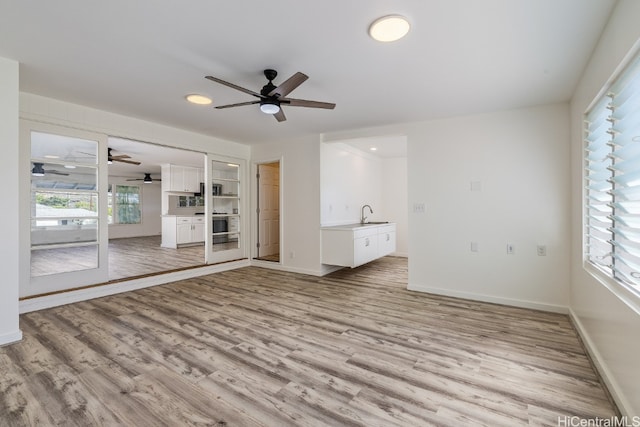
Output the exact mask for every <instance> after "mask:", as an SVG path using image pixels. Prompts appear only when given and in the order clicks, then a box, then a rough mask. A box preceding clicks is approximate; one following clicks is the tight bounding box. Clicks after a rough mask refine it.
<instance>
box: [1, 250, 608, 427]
mask: <svg viewBox="0 0 640 427" xmlns="http://www.w3.org/2000/svg"><path fill="white" fill-rule="evenodd" d="M406 283H407V263H406V259H403V258H394V257H386V258H383V259H380V260H377V261H375V262H372V263H370V264H368V265H365V266H362V267H360V268H357V269H353V270H350V269H345V270H340V271H338V272H336V273H333V274H331V275H329V276H326V277H322V278H320V277H312V276H305V275H300V274H294V273H285V272H279V271H273V270H266V269H261V268H257V267H249V268H243V269H239V270H234V271H228V272H223V273H217V274H215V275H210V276H204V277H199V278H195V279H190V280H185V281H180V282H176V283H172V284H168V285H163V286H156V287H153V288H147V289H143V290H139V291H135V292H129V293H125V294H120V295H115V296H110V297H105V298H100V299H95V300H91V301H86V302H81V303H76V304H70V305H67V306H62V307H57V308H52V309H48V310H42V311H39V312H33V313H28V314H24V315H22V316H21V317H20V322H21V328H22V330H23V333H24V340H23V341H22V342H21V343H18V344H15V345H11V346H8V347H4V348H0V372H1V373H2V374H1V375H0V425H8V426H21V425H47V426H48V425H65V426H66V425H69V426H72V425H79V426H87V425H106V426H116V425H118V426H120V425H127V426H162V425H169V426H182V425H211V426H429V425H436V426H453V425H473V426H476V425H487V426H503V425H504V426H514V425H537V426H540V425H550V426H556V425H558V417H564V416H578V417H582V418H594V417H601V418H609V417H611V416H614V415H616V414H617V410H616V408H615V407H614V406H612V404H611V403H610V402H609V400H608V399H607V395H606V393H605V390H604V389H603V386H602V384H601V382H600V381H599V379H598V376H597V375H596V373H595V372H594V370H593V368H592V366H591V364H590V361H589V359H588V357H587V355H586V354H585V352H584V350H583V348H582V346H581V343H580V340H579V338H578V336H577V334H576V332H575V330H574V329H573V327H572V325H571V323H570V321H569V319H568V317H567V316H565V315H559V314H552V313H543V312H538V311H533V310H526V309H519V308H511V307H504V306H499V305H491V304H485V303H478V302H471V301H466V300H458V299H453V298H444V297H437V296H431V295H427V294H422V293H416V292H409V291H407V290H406V289H405V288H406Z"/></svg>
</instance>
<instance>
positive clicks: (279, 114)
mask: <svg viewBox="0 0 640 427" xmlns="http://www.w3.org/2000/svg"><path fill="white" fill-rule="evenodd" d="M273 117H275V118H276V120H277V121H279V122H284V121H285V120H287V117H286V116H285V115H284V111H282V108H280V110H278V112H277V113H275V114H274V115H273Z"/></svg>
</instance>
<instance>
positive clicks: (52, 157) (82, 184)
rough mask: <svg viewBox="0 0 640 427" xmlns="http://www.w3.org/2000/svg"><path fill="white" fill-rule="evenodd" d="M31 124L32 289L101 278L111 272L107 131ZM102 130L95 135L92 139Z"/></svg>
mask: <svg viewBox="0 0 640 427" xmlns="http://www.w3.org/2000/svg"><path fill="white" fill-rule="evenodd" d="M42 126H43V127H44V128H46V129H47V131H43V130H42V129H41V128H40V127H41V125H36V124H29V125H27V127H28V129H29V130H28V131H27V132H25V136H26V137H28V138H29V139H30V141H29V142H30V159H29V171H28V174H29V178H30V180H29V181H30V197H29V213H30V215H29V236H30V239H29V242H30V244H29V250H30V255H31V256H30V276H31V282H30V285H29V287H30V288H33V289H34V291H30V292H29V293H30V294H38V293H43V292H50V291H53V290H62V289H67V288H70V287H74V286H77V285H80V284H85V283H86V284H90V283H96V282H99V281H101V280H102V278H103V276H106V275H105V274H103V273H104V272H106V267H107V266H106V250H107V248H106V242H102V240H105V239H102V238H101V234H102V233H104V231H105V230H106V229H104V230H103V229H102V227H106V222H104V223H103V221H102V219H103V218H106V216H105V215H104V214H103V213H102V212H101V210H104V211H105V212H106V204H104V205H103V203H102V198H101V197H100V188H99V181H100V179H99V177H100V173H99V170H100V169H99V164H98V159H99V155H98V154H99V153H100V152H101V150H100V147H101V142H102V141H103V140H104V138H103V137H102V136H97V135H93V134H88V133H84V132H80V131H76V130H72V129H66V128H57V127H51V130H52V131H51V132H49V131H48V130H49V127H46V126H44V125H42ZM93 136H96V138H95V139H92V137H93Z"/></svg>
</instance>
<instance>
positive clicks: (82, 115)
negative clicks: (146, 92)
mask: <svg viewBox="0 0 640 427" xmlns="http://www.w3.org/2000/svg"><path fill="white" fill-rule="evenodd" d="M20 117H21V118H26V119H33V120H40V121H45V122H48V123H53V124H56V125H61V126H70V127H75V128H78V129H83V130H88V131H92V132H99V133H104V134H106V135H109V136H116V137H121V138H125V139H133V140H138V141H143V142H152V143H155V144H161V145H167V146H170V147H176V148H186V149H190V150H194V151H200V152H202V153H214V154H217V155H221V156H231V157H237V158H241V159H248V158H249V155H250V148H249V147H248V146H246V145H243V144H238V143H236V142H231V141H226V140H223V139H219V138H214V137H211V136H207V135H202V134H199V133H195V132H190V131H186V130H183V129H178V128H173V127H170V126H166V125H163V124H159V123H153V122H148V121H145V120H140V119H136V118H133V117H127V116H123V115H120V114H116V113H111V112H108V111H103V110H97V109H95V108H90V107H86V106H84V105H78V104H72V103H69V102H64V101H60V100H57V99H52V98H46V97H43V96H39V95H33V94H30V93H24V92H22V93H20Z"/></svg>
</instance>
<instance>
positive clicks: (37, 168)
mask: <svg viewBox="0 0 640 427" xmlns="http://www.w3.org/2000/svg"><path fill="white" fill-rule="evenodd" d="M31 175H33V176H44V168H43V167H42V163H34V164H33V169H31Z"/></svg>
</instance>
